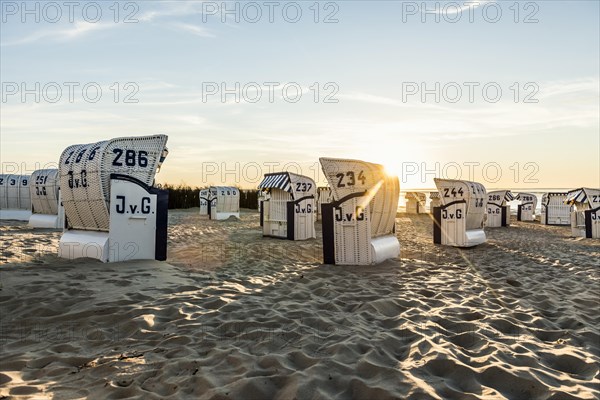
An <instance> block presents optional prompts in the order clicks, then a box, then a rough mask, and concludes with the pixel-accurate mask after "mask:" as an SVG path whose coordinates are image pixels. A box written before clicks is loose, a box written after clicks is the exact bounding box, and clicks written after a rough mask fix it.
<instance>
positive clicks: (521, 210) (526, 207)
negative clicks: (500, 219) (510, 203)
mask: <svg viewBox="0 0 600 400" xmlns="http://www.w3.org/2000/svg"><path fill="white" fill-rule="evenodd" d="M515 200H520V201H521V204H519V205H518V208H517V221H526V222H531V221H535V209H536V207H537V197H536V196H535V194H532V193H519V194H517V196H516V197H515Z"/></svg>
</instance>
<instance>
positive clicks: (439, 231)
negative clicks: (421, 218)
mask: <svg viewBox="0 0 600 400" xmlns="http://www.w3.org/2000/svg"><path fill="white" fill-rule="evenodd" d="M434 181H435V186H436V187H437V188H438V192H439V193H440V199H441V203H442V205H441V206H440V207H435V208H434V209H433V242H434V243H436V244H443V245H449V246H455V247H473V246H476V245H478V244H481V243H484V242H485V241H486V236H485V232H484V231H483V216H484V214H485V205H486V199H487V198H486V191H485V187H484V186H483V185H482V184H481V183H477V182H469V181H462V180H452V179H438V178H435V179H434Z"/></svg>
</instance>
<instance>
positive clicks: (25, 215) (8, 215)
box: [0, 210, 31, 221]
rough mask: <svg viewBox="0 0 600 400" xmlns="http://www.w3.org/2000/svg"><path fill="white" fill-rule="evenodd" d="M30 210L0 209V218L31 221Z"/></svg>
mask: <svg viewBox="0 0 600 400" xmlns="http://www.w3.org/2000/svg"><path fill="white" fill-rule="evenodd" d="M29 218H31V211H30V210H0V220H12V221H29Z"/></svg>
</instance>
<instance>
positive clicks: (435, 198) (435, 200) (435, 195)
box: [429, 192, 442, 214]
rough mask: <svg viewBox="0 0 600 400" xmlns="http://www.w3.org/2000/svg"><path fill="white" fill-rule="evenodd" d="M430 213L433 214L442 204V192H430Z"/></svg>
mask: <svg viewBox="0 0 600 400" xmlns="http://www.w3.org/2000/svg"><path fill="white" fill-rule="evenodd" d="M429 201H430V203H429V213H430V214H433V209H434V208H435V207H439V206H441V205H442V200H441V199H440V192H429Z"/></svg>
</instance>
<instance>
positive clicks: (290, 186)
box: [258, 172, 317, 240]
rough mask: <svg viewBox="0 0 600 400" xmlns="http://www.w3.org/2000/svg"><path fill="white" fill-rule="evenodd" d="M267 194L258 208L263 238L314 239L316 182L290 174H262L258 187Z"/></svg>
mask: <svg viewBox="0 0 600 400" xmlns="http://www.w3.org/2000/svg"><path fill="white" fill-rule="evenodd" d="M258 188H259V189H261V190H262V191H265V192H268V198H267V197H266V196H265V198H264V200H263V202H262V207H261V216H260V218H261V221H262V227H263V236H266V237H276V238H283V239H289V240H306V239H311V238H315V237H316V232H315V217H314V213H315V197H316V193H317V187H316V185H315V181H313V180H312V179H311V178H309V177H307V176H303V175H297V174H293V173H291V172H276V173H271V174H265V177H264V179H263V181H262V182H261V183H260V185H258Z"/></svg>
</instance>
